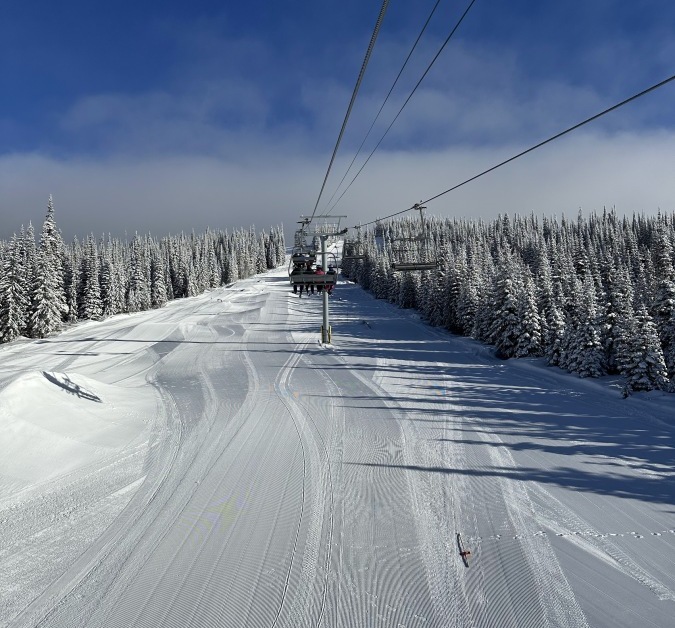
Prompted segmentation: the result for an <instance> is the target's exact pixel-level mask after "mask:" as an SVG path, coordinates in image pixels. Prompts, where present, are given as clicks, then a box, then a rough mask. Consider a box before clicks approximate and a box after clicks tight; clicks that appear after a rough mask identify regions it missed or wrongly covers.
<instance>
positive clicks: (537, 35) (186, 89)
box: [0, 0, 675, 238]
mask: <svg viewBox="0 0 675 628" xmlns="http://www.w3.org/2000/svg"><path fill="white" fill-rule="evenodd" d="M434 2H435V0H417V1H415V2H411V1H406V2H401V1H397V0H392V2H391V3H390V7H389V10H388V12H387V14H386V16H385V19H384V22H383V26H382V31H381V34H380V38H379V39H378V42H377V44H376V47H375V51H374V54H373V57H372V60H371V64H370V66H369V68H368V72H367V73H366V77H365V80H364V83H363V86H362V90H361V92H360V94H359V98H358V100H357V103H356V106H355V108H354V111H353V114H352V119H351V121H350V124H349V126H348V129H347V133H346V135H345V139H344V142H343V145H342V148H341V150H340V153H339V155H338V160H337V162H336V165H335V167H334V174H333V176H332V177H331V179H330V180H329V183H328V186H327V196H326V197H325V198H324V200H325V201H327V200H328V198H329V197H330V195H331V194H332V192H333V189H334V187H335V186H336V185H337V183H338V182H339V180H340V178H341V176H342V174H343V173H344V169H345V167H346V165H347V164H348V163H349V161H350V160H351V158H352V157H353V155H354V151H355V149H356V148H357V147H358V145H359V144H360V142H361V140H362V138H363V135H364V133H365V131H366V130H367V128H368V126H369V125H370V122H371V121H372V118H373V116H374V114H375V112H376V111H377V109H378V108H379V106H380V104H381V102H382V99H383V98H384V96H385V94H386V93H387V91H388V89H389V86H390V85H391V82H392V81H393V79H394V77H395V75H396V73H397V72H398V70H399V68H400V66H401V63H402V62H403V59H404V58H405V56H406V54H407V52H408V50H409V47H410V46H411V44H412V42H413V41H414V39H415V37H416V36H417V33H418V32H419V29H420V28H421V26H422V24H423V23H424V20H425V19H426V16H427V15H428V13H429V12H430V10H431V8H432V6H433V5H434ZM9 4H10V6H5V7H3V19H2V21H1V22H0V94H2V95H3V97H2V98H1V99H0V237H4V238H6V237H8V236H9V235H11V233H12V232H13V231H15V230H17V229H18V228H19V227H20V225H21V224H22V223H27V222H28V221H29V220H32V221H33V222H34V223H37V224H39V223H40V222H41V220H42V217H43V215H44V207H45V204H46V199H47V196H48V195H49V194H50V193H52V194H54V198H55V203H56V210H57V221H58V223H59V225H60V226H61V228H62V230H63V232H64V235H65V236H66V237H68V238H70V237H72V236H73V235H78V236H82V235H85V234H87V233H89V232H95V233H101V232H103V231H105V232H112V233H115V234H123V233H124V232H125V231H126V232H128V233H133V232H134V231H136V230H138V231H141V232H144V231H148V230H149V231H151V232H153V233H156V234H158V235H162V234H164V233H167V232H169V231H171V232H176V231H180V230H190V229H193V228H194V229H196V230H202V229H204V228H205V227H206V226H211V227H228V226H244V225H249V224H251V223H254V224H255V225H256V226H258V227H265V226H268V225H269V224H277V223H279V222H284V223H285V224H286V225H289V226H291V225H293V224H294V222H295V220H297V218H298V215H299V214H301V213H311V210H312V208H313V206H314V203H315V201H316V197H317V195H318V191H319V188H320V186H321V181H322V179H323V175H324V173H325V169H326V167H327V165H328V160H329V158H330V154H331V151H332V148H333V144H334V142H335V139H336V137H337V133H338V130H339V127H340V124H341V122H342V118H343V116H344V112H345V110H346V107H347V103H348V101H349V97H350V95H351V90H352V88H353V84H354V81H355V79H356V76H357V74H358V70H359V68H360V66H361V62H362V59H363V55H364V52H365V48H366V45H367V43H368V40H369V38H370V34H371V31H372V27H373V25H374V23H375V19H376V17H377V14H378V11H379V7H380V4H381V3H380V1H379V0H343V1H342V2H340V3H335V2H324V1H317V0H315V1H313V2H310V1H305V0H290V1H286V2H277V3H272V2H265V1H262V0H249V1H248V2H245V3H244V2H237V3H234V2H222V1H221V2H211V1H207V0H196V1H191V2H189V3H188V2H171V1H168V2H167V1H164V2H148V1H144V0H137V1H135V2H127V1H125V0H123V1H119V2H115V3H91V2H84V1H79V0H78V1H69V0H64V2H61V3H54V2H43V1H35V0H24V1H23V2H21V3H9ZM466 4H467V2H458V1H456V0H453V1H451V0H442V2H441V3H440V5H439V8H438V10H437V12H436V14H435V16H434V20H433V21H432V23H431V25H430V29H429V31H428V32H427V34H426V36H425V38H424V39H423V40H422V42H421V45H420V47H419V49H418V52H417V54H416V55H415V57H413V60H412V62H411V65H410V67H409V68H408V71H407V72H406V73H405V74H404V76H403V78H402V81H401V83H400V85H399V88H398V89H397V90H396V92H395V93H394V96H393V98H392V102H391V104H390V105H389V106H388V107H387V108H386V109H385V111H384V115H383V118H382V122H381V124H380V125H378V127H376V129H379V132H380V133H381V132H382V131H383V130H384V128H385V127H386V125H387V124H388V122H389V120H390V119H391V117H392V116H393V115H394V113H395V112H396V111H397V110H398V107H399V106H400V104H401V103H402V102H403V100H404V99H405V98H406V97H407V94H408V93H409V90H410V88H411V87H412V85H414V83H415V82H416V81H417V79H418V78H419V76H420V75H421V73H422V71H423V69H424V68H425V67H426V64H427V63H428V61H429V60H430V59H431V58H432V57H433V55H434V54H435V52H436V50H437V49H438V47H439V45H440V43H441V42H442V41H443V39H444V38H445V37H446V36H447V33H448V32H449V30H450V29H451V27H452V25H454V22H455V21H456V19H457V18H458V16H459V15H460V14H461V12H462V11H463V10H464V8H465V6H466ZM674 24H675V4H673V3H672V2H669V1H666V0H651V1H650V0H646V1H642V2H639V3H634V2H626V1H625V0H623V1H619V0H592V1H588V0H586V1H581V0H567V1H566V2H532V1H531V0H530V1H528V2H526V1H524V0H511V1H510V2H504V1H503V0H502V1H500V2H497V1H495V0H477V2H476V3H475V5H474V7H473V8H472V10H471V12H470V13H469V15H468V17H467V19H466V20H465V21H464V23H463V24H462V26H461V27H460V29H459V30H458V32H457V34H456V36H455V38H454V39H453V40H452V41H451V43H450V44H449V45H448V47H447V48H446V49H445V51H444V52H443V54H442V56H441V57H440V59H439V60H438V62H437V63H436V65H435V66H434V68H433V69H432V71H431V73H430V74H429V75H428V77H427V78H426V79H425V81H424V83H423V84H422V86H421V87H420V89H419V90H418V92H417V93H416V94H415V96H414V97H413V99H412V100H411V102H410V104H409V105H408V107H407V109H406V110H405V111H404V113H403V114H402V116H401V117H400V118H399V120H398V122H397V123H396V125H395V126H394V127H393V129H392V131H391V133H390V135H389V136H388V137H387V139H386V140H385V141H384V143H383V144H382V145H381V147H380V149H379V150H378V151H377V153H376V154H375V157H374V158H373V159H372V160H371V162H370V163H369V164H368V166H367V168H366V169H365V170H364V171H363V173H362V174H361V176H360V177H359V179H358V180H357V182H356V183H355V184H354V185H353V186H352V188H351V189H350V191H349V193H348V194H347V195H345V197H344V198H343V200H342V201H341V203H340V204H339V205H338V206H337V208H336V209H335V210H334V211H335V212H338V213H344V214H348V215H349V216H350V219H349V220H348V222H350V223H351V224H355V223H357V222H359V221H360V220H364V219H370V218H374V217H376V216H381V215H384V214H387V213H391V212H393V211H397V210H399V209H402V208H404V207H407V206H409V205H411V204H412V203H413V202H414V201H416V200H420V199H421V198H427V197H429V196H432V195H434V194H436V193H438V192H440V191H442V190H444V189H446V188H448V187H450V186H451V185H454V184H455V183H458V182H459V181H461V180H463V179H464V178H468V177H469V176H472V175H473V174H476V173H477V172H479V171H481V170H483V169H485V168H487V167H490V166H491V165H493V164H494V163H496V162H498V161H500V160H501V159H504V158H506V157H509V156H510V155H512V154H514V153H516V152H519V151H520V150H522V149H523V148H526V147H527V146H529V145H530V144H533V143H536V142H537V141H539V140H541V139H544V138H546V137H548V136H550V135H552V134H553V133H556V132H557V131H559V130H561V129H563V128H565V127H567V126H569V125H571V124H573V123H575V122H577V121H579V120H581V119H583V118H585V117H588V116H589V115H592V114H594V113H596V112H597V111H600V110H601V109H604V108H605V107H607V106H610V105H612V104H614V103H615V102H617V101H619V100H621V99H623V98H625V97H627V96H629V95H631V94H632V93H634V92H637V91H639V90H641V89H643V88H644V87H647V86H649V85H650V84H652V83H655V82H657V81H659V80H661V79H663V78H666V77H667V76H670V75H671V74H675V34H674V32H673V25H674ZM674 110H675V84H671V85H669V86H666V87H664V88H662V89H661V90H659V91H658V92H656V93H654V94H651V95H649V96H646V97H645V98H644V99H642V100H640V101H638V102H636V103H634V104H631V105H629V106H628V107H626V108H624V109H623V110H621V111H618V112H616V113H614V114H611V115H610V116H608V117H607V118H605V119H603V121H601V122H599V123H596V124H594V125H593V126H589V127H588V128H587V129H585V130H584V131H582V132H579V133H577V134H575V135H574V136H571V137H569V138H566V139H564V140H562V141H560V142H559V143H556V144H553V145H550V146H548V147H546V148H544V149H542V150H541V151H538V152H537V153H535V154H533V155H530V156H529V157H526V158H523V159H522V160H519V161H518V162H516V163H514V164H511V165H509V166H507V167H505V168H504V169H502V170H500V171H498V172H497V173H495V174H494V175H489V176H487V177H485V178H483V179H481V180H479V181H477V182H475V183H472V184H470V185H468V186H465V187H464V188H462V189H461V190H459V191H458V192H457V193H453V194H450V195H447V196H445V197H443V198H442V199H439V200H438V201H436V202H435V203H434V204H433V205H432V206H430V208H429V211H430V213H434V214H439V215H448V216H462V217H472V216H474V217H485V218H489V217H492V216H495V215H497V214H498V213H500V212H509V213H514V212H520V213H529V212H531V211H535V212H536V213H539V214H542V213H544V214H557V215H560V214H562V213H567V214H573V215H576V212H577V211H578V209H579V207H582V208H583V209H584V210H587V211H592V210H597V209H602V207H603V205H606V206H616V207H617V209H618V210H619V211H625V212H632V211H634V210H635V211H645V212H649V213H652V212H656V211H657V209H658V208H661V209H662V210H665V211H672V210H675V183H673V180H674V179H675V177H672V175H671V174H670V173H671V171H672V164H673V161H674V160H673V157H675V154H674V153H675V143H674V142H673V140H674V139H675V118H674V117H673V113H672V112H673V111H674ZM378 138H379V134H378V133H377V132H376V133H375V136H374V139H373V140H372V142H374V141H376V140H377V139H378ZM372 142H369V144H367V146H368V147H372V146H373V143H372ZM366 154H367V153H366ZM359 164H360V162H358V161H357V165H359ZM350 178H351V177H350ZM348 180H349V179H348ZM322 207H323V204H322Z"/></svg>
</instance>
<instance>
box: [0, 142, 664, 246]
mask: <svg viewBox="0 0 675 628" xmlns="http://www.w3.org/2000/svg"><path fill="white" fill-rule="evenodd" d="M522 148H523V147H522V146H515V145H511V146H508V147H502V148H500V149H499V150H495V149H491V148H490V149H489V148H471V147H467V148H454V149H446V150H442V151H435V152H427V153H420V154H418V153H408V152H404V151H400V152H396V153H385V152H383V153H382V154H378V155H377V157H376V158H374V159H373V162H372V165H371V166H370V167H369V169H368V170H367V171H364V174H363V175H362V176H361V177H360V178H359V179H357V182H356V183H355V184H354V186H353V189H352V190H350V192H349V193H348V195H347V196H345V198H344V199H343V201H342V202H341V203H340V205H338V207H337V209H336V210H335V213H340V214H348V215H349V216H350V218H349V220H348V222H349V224H355V223H357V222H364V221H367V220H370V219H374V218H376V217H378V216H384V215H386V214H389V213H392V212H394V211H398V210H400V209H404V208H406V207H409V206H410V205H412V203H414V202H417V201H419V200H422V199H426V198H429V197H430V196H433V195H435V194H437V193H439V192H442V191H443V190H444V189H446V188H449V187H451V186H452V185H454V184H457V183H459V182H461V181H463V180H464V179H466V178H468V177H470V176H473V175H475V174H477V173H478V172H480V171H482V170H484V169H486V168H488V167H490V166H492V165H494V164H495V163H497V162H498V161H500V160H501V159H503V158H506V157H509V156H511V155H512V154H515V153H516V152H518V151H519V150H520V149H522ZM272 153H274V152H272ZM674 158H675V133H666V132H661V133H650V134H640V135H638V134H624V135H621V136H615V137H609V136H604V135H588V134H587V135H578V136H576V137H569V138H568V139H565V140H562V141H560V142H559V143H557V144H552V145H549V146H548V147H545V148H542V149H540V150H539V151H537V152H535V153H532V154H531V155H529V156H526V157H524V158H522V159H520V160H517V161H516V162H514V163H512V164H509V165H507V166H504V167H503V168H502V169H500V170H498V171H496V172H494V173H492V174H489V175H487V176H485V177H483V178H481V179H479V180H477V181H475V182H473V183H470V184H468V185H466V186H464V187H463V188H460V189H459V190H457V191H456V192H453V193H451V194H448V195H446V196H444V197H442V198H440V199H438V200H437V201H435V202H433V203H431V204H430V205H429V213H430V214H434V215H443V216H458V217H469V218H470V217H474V218H478V217H483V218H491V217H494V216H496V215H497V214H498V213H504V212H507V213H510V214H511V213H516V212H517V213H529V212H532V211H533V212H535V213H536V214H546V215H552V214H556V215H560V214H562V213H565V214H567V215H576V212H577V211H578V208H579V207H582V208H583V209H584V210H586V211H592V210H602V207H603V206H607V207H611V206H616V208H617V210H618V211H620V212H628V213H630V212H633V211H638V212H641V211H645V212H647V213H655V212H656V211H657V209H658V208H661V210H662V211H669V212H670V211H675V180H674V178H673V177H672V164H673V161H674ZM326 165H327V159H326V163H323V162H322V161H321V162H318V161H317V160H315V159H303V158H300V157H298V156H293V155H288V156H287V157H286V158H283V159H280V158H279V157H277V156H276V155H275V154H269V155H265V154H261V155H260V156H259V160H258V161H257V162H246V163H242V164H238V165H235V164H232V163H231V162H228V161H227V160H224V159H218V158H214V157H197V156H194V157H191V156H186V157H159V156H157V157H154V158H152V159H149V158H144V159H143V160H133V159H132V160H128V159H127V160H124V159H112V160H70V161H58V160H55V159H53V158H49V157H44V156H40V155H14V156H5V157H2V158H0V190H2V192H1V193H0V228H1V229H2V231H1V232H0V237H2V238H7V237H9V236H10V235H11V233H12V232H13V231H17V230H18V229H19V227H20V225H21V223H27V222H28V220H32V221H33V223H34V224H35V225H36V226H37V225H39V224H41V222H42V219H43V217H44V208H45V205H46V199H47V196H48V194H50V193H52V194H54V198H55V203H56V218H57V223H58V225H59V226H60V228H61V229H62V231H63V232H64V235H65V236H66V237H67V238H71V237H72V236H73V235H78V236H79V237H81V236H83V235H86V234H87V233H89V232H94V233H96V234H99V233H102V232H112V233H113V234H116V235H123V234H124V232H125V231H126V232H128V233H130V234H132V233H134V232H135V231H139V232H147V231H150V232H152V233H154V234H157V235H164V234H166V233H169V232H174V233H175V232H178V231H180V230H186V231H189V230H191V229H195V230H197V231H201V230H203V229H205V228H206V227H207V226H210V227H212V228H231V227H233V226H248V225H250V224H255V225H256V226H258V227H260V228H263V227H267V226H269V225H270V224H279V223H281V222H283V223H284V224H285V226H286V228H287V230H289V235H290V230H291V229H292V228H293V227H294V225H295V221H296V220H297V219H298V216H299V215H300V214H307V213H311V209H312V208H313V206H314V203H315V201H316V196H317V194H318V191H319V187H320V183H321V180H322V178H323V175H324V172H325V167H326ZM344 166H345V163H344V161H341V162H339V163H338V164H336V173H341V172H342V170H341V168H343V167H344ZM331 181H332V185H335V184H336V182H337V181H339V177H335V178H332V179H331ZM330 193H332V187H331V184H330V183H329V185H328V188H327V193H326V195H325V196H324V201H326V200H327V199H328V198H329V196H330ZM321 208H323V205H322V206H321Z"/></svg>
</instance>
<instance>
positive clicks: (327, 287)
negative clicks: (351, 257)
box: [326, 264, 335, 294]
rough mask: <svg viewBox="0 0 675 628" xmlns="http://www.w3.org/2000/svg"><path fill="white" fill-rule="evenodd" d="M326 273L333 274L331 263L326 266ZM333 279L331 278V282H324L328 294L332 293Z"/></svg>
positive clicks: (333, 268)
mask: <svg viewBox="0 0 675 628" xmlns="http://www.w3.org/2000/svg"><path fill="white" fill-rule="evenodd" d="M326 274H327V275H335V267H334V266H333V265H332V264H330V265H329V266H328V272H327V273H326ZM334 281H335V280H333V282H331V283H327V284H326V290H327V291H328V294H333V288H334V287H335V283H334Z"/></svg>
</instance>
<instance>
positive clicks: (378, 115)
mask: <svg viewBox="0 0 675 628" xmlns="http://www.w3.org/2000/svg"><path fill="white" fill-rule="evenodd" d="M440 3H441V0H436V4H434V7H433V9H431V13H429V17H427V19H426V22H424V26H422V30H421V31H420V33H419V35H417V39H416V40H415V43H414V44H413V45H412V48H411V49H410V52H408V56H407V57H406V58H405V61H403V65H402V66H401V69H400V70H399V71H398V74H397V75H396V78H395V79H394V82H393V83H392V85H391V87H390V88H389V92H387V95H386V96H385V98H384V100H383V101H382V105H380V109H379V110H378V112H377V114H376V115H375V118H374V119H373V121H372V123H371V124H370V128H369V129H368V132H367V133H366V135H365V137H364V138H363V141H362V142H361V145H360V146H359V148H358V150H357V151H356V154H355V155H354V157H353V159H352V160H351V162H350V164H349V166H348V167H347V170H346V171H345V173H344V175H343V176H342V179H340V183H338V185H337V187H336V188H335V191H334V192H333V194H332V195H331V197H330V198H329V199H328V202H327V203H326V205H330V204H331V202H332V200H333V199H334V198H335V195H336V194H337V193H338V190H339V189H340V187H341V186H342V184H343V183H344V180H345V179H346V178H347V175H348V174H349V172H350V170H351V169H352V166H353V165H354V162H355V161H356V158H357V157H358V156H359V155H360V154H361V149H362V148H363V147H364V145H365V143H366V141H367V140H368V138H369V137H370V134H371V132H372V130H373V128H374V127H375V124H376V122H377V121H378V120H379V119H380V115H381V114H382V111H383V110H384V107H385V105H386V104H387V102H388V101H389V97H390V96H391V95H392V93H393V91H394V89H395V88H396V85H397V84H398V81H399V79H400V78H401V75H402V74H403V71H404V70H405V69H406V67H407V65H408V61H410V57H412V55H413V53H414V52H415V50H416V48H417V44H419V42H420V40H421V39H422V36H423V35H424V33H425V32H426V30H427V27H428V26H429V22H431V18H432V17H433V16H434V13H436V9H437V8H438V5H439V4H440ZM340 198H342V197H340ZM338 200H339V199H338ZM336 205H337V203H336ZM333 208H334V207H333ZM333 208H331V209H330V210H329V211H328V213H330V212H331V211H332V209H333Z"/></svg>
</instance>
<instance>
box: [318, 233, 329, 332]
mask: <svg viewBox="0 0 675 628" xmlns="http://www.w3.org/2000/svg"><path fill="white" fill-rule="evenodd" d="M320 237H321V266H322V267H323V272H324V273H325V272H327V268H328V259H327V253H326V238H328V236H327V235H322V236H320ZM321 292H322V294H323V325H322V327H321V342H324V343H328V344H330V325H329V321H328V290H326V287H325V286H324V289H323V290H322V291H321Z"/></svg>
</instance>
